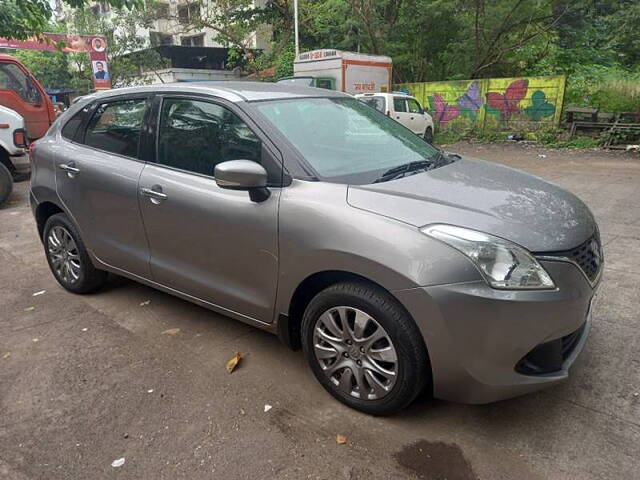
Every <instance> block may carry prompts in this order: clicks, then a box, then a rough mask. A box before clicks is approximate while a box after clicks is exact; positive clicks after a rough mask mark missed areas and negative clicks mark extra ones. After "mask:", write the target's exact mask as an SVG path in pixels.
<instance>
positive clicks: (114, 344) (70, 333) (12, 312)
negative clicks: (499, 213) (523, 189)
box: [0, 144, 640, 480]
mask: <svg viewBox="0 0 640 480" xmlns="http://www.w3.org/2000/svg"><path fill="white" fill-rule="evenodd" d="M447 149H448V150H451V151H457V152H460V153H464V154H468V155H471V156H475V157H480V158H485V159H489V160H494V161H497V162H500V163H505V164H508V165H511V166H514V167H517V168H521V169H524V170H526V171H529V172H531V173H533V174H536V175H539V176H541V177H543V178H546V179H549V180H551V181H553V182H556V183H558V184H560V185H563V186H565V187H566V188H568V189H570V190H572V191H573V192H575V193H576V194H577V195H578V196H580V197H581V198H582V199H583V200H584V201H585V202H586V203H587V204H588V205H589V206H590V208H591V209H592V210H593V212H594V213H595V216H596V217H597V219H598V221H599V224H600V228H601V231H602V237H603V240H604V243H605V254H606V261H607V263H606V268H605V275H604V280H603V284H602V286H601V290H600V300H599V302H598V303H597V305H596V307H595V312H594V319H593V329H592V333H591V336H590V338H589V340H588V343H587V346H586V348H585V351H584V352H583V354H582V356H581V358H580V359H579V360H578V361H577V363H576V364H575V366H574V368H573V371H572V377H571V378H570V380H569V381H567V382H566V383H564V384H563V385H561V386H558V387H555V388H552V389H550V390H546V391H543V392H539V393H535V394H532V395H528V396H524V397H520V398H517V399H513V400H508V401H503V402H500V403H496V404H492V405H485V406H467V405H458V404H453V403H448V402H443V401H437V400H429V399H427V398H424V399H422V400H420V401H418V402H417V403H416V404H415V405H413V406H412V407H411V408H409V409H408V410H406V411H405V412H403V413H401V414H399V415H396V416H394V417H389V418H374V417H370V416H366V415H363V414H360V413H357V412H355V411H353V410H350V409H348V408H347V407H344V406H342V405H341V404H339V403H337V402H336V401H335V400H333V398H332V397H330V396H329V395H328V394H327V393H326V392H325V391H324V390H323V389H322V388H321V387H320V386H319V385H318V384H317V382H316V381H315V379H314V378H313V376H312V374H311V373H310V371H309V370H308V368H307V366H306V364H305V361H304V358H303V356H302V354H301V353H300V352H291V351H289V350H287V349H286V348H285V347H284V346H282V345H281V344H280V343H279V342H278V340H277V338H276V337H274V336H271V335H269V334H267V333H264V332H261V331H258V330H255V329H252V328H250V327H248V326H246V325H243V324H241V323H238V322H235V321H233V320H231V319H228V318H225V317H223V316H220V315H217V314H215V313H212V312H209V311H207V310H204V309H202V308H200V307H197V306H195V305H192V304H190V303H187V302H185V301H182V300H179V299H177V298H174V297H171V296H169V295H166V294H163V293H160V292H157V291H154V290H152V289H150V288H147V287H144V286H141V285H139V284H136V283H134V282H131V281H128V280H123V279H118V278H113V280H112V281H111V282H110V285H109V286H108V288H106V289H105V290H104V291H102V292H100V293H98V294H93V295H87V296H76V295H72V294H69V293H67V292H65V291H63V290H62V289H61V288H60V287H59V286H58V285H57V284H56V283H55V281H54V280H53V277H52V276H51V274H50V273H49V271H48V268H47V264H46V261H45V258H44V255H43V253H42V247H41V245H40V243H39V240H38V238H37V235H36V229H35V226H34V222H33V219H32V217H31V212H30V210H29V206H28V194H27V193H28V185H27V184H26V183H21V184H17V185H16V189H15V191H14V193H13V195H12V197H11V199H10V202H9V204H6V205H5V206H4V207H2V208H0V479H5V478H6V479H18V480H23V479H36V478H38V479H47V480H53V479H98V478H121V479H125V478H127V479H130V478H131V479H143V478H144V479H182V478H183V479H205V478H206V479H225V480H229V479H258V478H259V479H307V478H310V479H346V480H349V479H417V478H422V479H432V480H435V479H444V478H447V479H449V480H455V479H463V480H470V479H472V478H482V479H575V480H590V479H616V480H617V479H631V478H639V477H640V474H639V473H638V472H640V333H639V332H640V307H638V296H639V295H640V155H638V154H631V153H628V154H626V153H613V152H601V151H559V150H544V149H540V148H537V147H526V146H523V145H519V144H494V145H470V144H457V145H451V146H447ZM539 154H542V155H546V157H540V156H539ZM43 290H44V293H42V294H40V295H36V296H33V294H34V293H38V292H41V291H43ZM235 352H242V353H243V354H244V355H245V358H244V359H243V360H242V362H241V364H240V367H239V368H238V369H237V370H236V371H235V372H234V373H233V374H231V375H230V374H228V373H227V371H226V370H225V363H226V361H227V359H229V358H230V357H231V356H232V355H233V354H234V353H235ZM266 405H270V406H272V408H271V409H269V410H268V411H266V412H265V409H266V408H265V406H266ZM336 434H343V435H345V436H347V437H348V441H347V443H346V444H345V445H339V444H338V443H337V442H336V440H335V437H336ZM120 458H124V459H125V461H124V464H123V465H122V466H120V467H112V466H111V464H112V462H113V461H114V460H116V459H120Z"/></svg>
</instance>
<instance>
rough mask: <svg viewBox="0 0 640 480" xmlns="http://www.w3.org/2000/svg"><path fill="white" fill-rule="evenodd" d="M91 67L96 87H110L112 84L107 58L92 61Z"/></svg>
mask: <svg viewBox="0 0 640 480" xmlns="http://www.w3.org/2000/svg"><path fill="white" fill-rule="evenodd" d="M91 67H92V72H93V83H94V84H95V86H96V88H97V89H100V88H109V87H110V86H111V81H110V80H111V79H110V78H109V70H108V68H107V62H106V61H105V60H93V61H92V62H91Z"/></svg>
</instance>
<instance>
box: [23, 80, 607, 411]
mask: <svg viewBox="0 0 640 480" xmlns="http://www.w3.org/2000/svg"><path fill="white" fill-rule="evenodd" d="M32 169H33V174H32V183H31V204H32V209H33V212H34V215H35V218H36V220H37V226H38V231H39V234H40V237H41V238H42V241H43V244H44V251H45V254H46V257H47V260H48V262H49V265H50V267H51V270H52V272H53V275H54V276H55V278H56V279H57V280H58V282H59V283H60V284H61V285H62V286H63V287H64V288H66V289H67V290H69V291H71V292H74V293H86V292H90V291H94V290H96V289H97V288H99V287H100V286H101V285H102V284H103V283H104V281H105V278H106V276H107V272H112V273H115V274H118V275H123V276H126V277H129V278H131V279H134V280H136V281H139V282H142V283H145V284H147V285H150V286H152V287H155V288H158V289H160V290H163V291H165V292H168V293H171V294H173V295H177V296H179V297H182V298H184V299H186V300H189V301H192V302H195V303H197V304H199V305H202V306H204V307H206V308H210V309H212V310H215V311H217V312H220V313H223V314H225V315H228V316H230V317H233V318H235V319H238V320H240V321H242V322H246V323H249V324H251V325H255V326H257V327H258V328H262V329H265V330H267V331H270V332H273V333H276V334H278V335H279V336H280V338H281V339H282V341H283V342H285V343H286V344H287V345H289V346H290V347H292V348H298V347H302V348H303V350H304V352H305V355H306V357H307V360H308V362H309V364H310V366H311V370H312V371H313V373H314V374H315V376H316V377H317V379H318V380H319V381H320V383H321V384H322V385H323V386H324V387H325V388H326V389H327V390H328V391H329V392H330V393H331V394H332V395H333V396H335V397H336V398H337V399H339V400H340V401H342V402H344V403H346V404H347V405H349V406H351V407H353V408H356V409H358V410H361V411H364V412H368V413H371V414H377V415H383V414H389V413H392V412H396V411H398V410H400V409H402V408H403V407H405V406H407V405H408V404H409V403H411V402H412V401H413V400H414V399H415V398H416V396H417V395H418V394H419V393H420V392H421V391H423V390H425V389H428V391H429V393H432V394H433V395H434V396H436V397H438V398H442V399H448V400H453V401H460V402H469V403H485V402H492V401H496V400H500V399H504V398H508V397H512V396H515V395H519V394H523V393H527V392H531V391H534V390H537V389H540V388H542V387H547V386H550V385H554V384H556V383H558V382H560V381H561V380H563V379H565V378H566V377H567V375H568V370H569V368H570V366H571V365H572V364H573V362H574V360H575V359H576V357H577V356H578V354H579V353H580V351H581V350H582V348H583V346H584V344H585V341H586V338H587V334H588V331H589V326H590V313H591V304H592V300H593V298H594V294H595V292H596V289H597V286H598V283H599V280H600V275H601V272H602V268H603V258H602V253H601V247H600V237H599V233H598V228H597V226H596V223H595V221H594V219H593V216H592V214H591V213H590V211H589V210H588V208H587V207H586V206H585V205H584V204H583V203H582V202H581V201H580V200H579V199H578V198H576V197H575V196H574V195H572V194H571V193H569V192H567V191H565V190H563V189H561V188H559V187H557V186H555V185H553V184H550V183H547V182H545V181H543V180H541V179H539V178H536V177H533V176H531V175H527V174H525V173H521V172H518V171H516V170H513V169H511V168H507V167H503V166H499V165H496V164H492V163H487V162H483V161H480V160H474V159H470V158H461V157H459V156H457V155H453V154H447V153H445V152H443V151H440V150H438V149H436V148H434V147H432V146H431V145H429V144H428V143H426V142H425V141H423V140H422V139H420V138H418V137H416V136H415V135H414V134H413V133H412V132H410V131H409V130H407V129H406V128H404V127H403V126H401V125H399V124H398V123H396V122H394V121H393V120H391V119H389V118H387V117H386V116H385V115H383V114H381V113H380V112H378V111H376V110H375V109H373V108H371V107H369V106H367V105H365V104H363V103H361V102H359V101H357V100H356V99H354V98H353V97H350V96H348V95H345V94H341V93H337V92H331V91H327V90H318V89H313V88H306V87H295V86H287V85H281V84H280V85H278V84H268V83H248V82H238V83H234V82H224V83H202V84H197V83H192V84H188V85H185V84H165V85H161V86H159V85H154V86H149V87H137V88H128V89H119V90H113V91H110V92H107V93H100V94H96V95H93V96H88V97H86V98H83V99H82V100H81V101H80V102H78V103H77V104H75V105H74V106H73V107H72V108H70V109H69V110H68V111H67V112H65V113H64V114H63V115H62V116H61V117H60V118H59V119H58V120H57V121H56V123H55V124H54V125H53V126H52V127H51V129H50V130H49V132H48V133H47V135H46V136H45V137H44V138H42V139H41V140H39V141H38V142H37V144H36V145H35V147H34V148H33V155H32Z"/></svg>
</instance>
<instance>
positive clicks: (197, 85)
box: [91, 80, 350, 102]
mask: <svg viewBox="0 0 640 480" xmlns="http://www.w3.org/2000/svg"><path fill="white" fill-rule="evenodd" d="M149 92H154V93H174V92H180V93H200V94H208V95H215V96H217V97H222V98H225V99H227V100H230V101H232V102H242V101H245V102H253V101H261V100H279V99H286V98H304V97H350V95H347V94H344V93H341V92H336V91H334V90H327V89H324V88H314V87H304V86H299V85H291V84H286V83H271V82H245V81H226V80H221V81H203V82H174V83H162V84H154V85H145V86H140V87H125V88H118V89H114V90H108V91H104V92H100V93H98V94H94V95H91V98H92V99H95V98H105V97H110V96H116V95H126V94H135V93H149Z"/></svg>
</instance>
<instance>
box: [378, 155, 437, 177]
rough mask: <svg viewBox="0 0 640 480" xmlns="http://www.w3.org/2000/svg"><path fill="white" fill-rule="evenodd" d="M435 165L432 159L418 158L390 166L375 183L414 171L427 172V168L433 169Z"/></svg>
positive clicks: (404, 175)
mask: <svg viewBox="0 0 640 480" xmlns="http://www.w3.org/2000/svg"><path fill="white" fill-rule="evenodd" d="M433 166H434V162H433V161H432V160H418V161H415V162H409V163H405V164H404V165H400V166H398V167H393V168H390V169H389V170H387V171H386V172H384V173H383V174H382V175H380V177H379V178H378V179H377V180H376V181H375V182H373V183H380V182H386V181H388V180H393V179H395V178H400V177H406V176H408V175H410V174H412V173H418V172H426V171H427V170H431V169H432V168H433Z"/></svg>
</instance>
